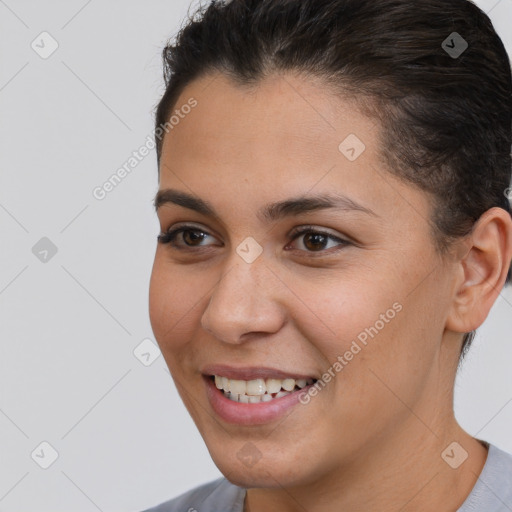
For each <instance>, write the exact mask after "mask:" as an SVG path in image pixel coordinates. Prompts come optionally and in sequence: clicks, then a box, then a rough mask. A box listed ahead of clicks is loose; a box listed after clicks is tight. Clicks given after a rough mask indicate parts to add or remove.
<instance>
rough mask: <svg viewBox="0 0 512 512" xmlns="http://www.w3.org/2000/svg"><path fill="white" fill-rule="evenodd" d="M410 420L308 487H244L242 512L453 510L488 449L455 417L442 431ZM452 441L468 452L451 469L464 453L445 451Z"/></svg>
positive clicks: (414, 418)
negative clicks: (401, 429) (461, 461)
mask: <svg viewBox="0 0 512 512" xmlns="http://www.w3.org/2000/svg"><path fill="white" fill-rule="evenodd" d="M409 423H410V424H409V425H404V427H405V429H404V431H401V432H397V433H396V435H394V436H393V437H392V438H390V439H387V440H386V442H385V443H384V444H383V442H382V439H381V440H378V441H376V442H375V443H374V445H372V446H369V447H365V448H364V449H363V450H361V453H360V454H358V457H357V458H356V459H355V461H354V462H353V463H350V465H345V466H339V467H338V468H336V469H334V470H331V471H329V472H328V473H326V474H322V475H321V477H320V478H318V479H317V480H315V481H314V482H312V483H311V484H310V485H306V486H304V485H303V486H300V487H291V488H290V487H289V488H286V489H285V488H281V487H277V488H271V489H269V488H253V489H248V491H247V494H246V500H245V509H244V512H264V511H267V510H280V511H282V512H296V511H297V510H307V511H308V512H331V511H332V510H379V511H380V512H396V511H397V510H400V512H432V511H433V510H457V509H458V508H459V507H460V506H461V505H462V503H463V502H464V500H465V499H466V498H467V496H468V495H469V494H470V493H471V490H472V489H473V487H474V485H475V483H476V481H477V479H478V476H479V475H480V473H481V471H482V468H483V466H484V464H485V461H486V458H487V449H486V448H485V447H484V446H483V445H482V444H481V443H480V442H479V441H478V440H476V439H474V438H473V437H471V436H470V435H469V434H467V432H465V431H464V430H463V429H462V428H461V427H460V426H459V425H458V424H457V422H456V420H455V418H452V419H451V421H450V423H449V424H448V425H447V426H446V427H445V428H443V429H440V428H439V427H440V425H437V428H436V425H431V426H429V427H427V426H426V425H425V424H422V422H421V420H419V419H418V417H417V416H415V415H411V418H410V422H409ZM418 423H419V424H420V428H418ZM453 442H456V443H458V444H459V445H460V446H461V447H463V449H464V450H465V451H466V452H467V453H468V456H467V458H466V459H465V461H464V462H463V463H462V464H461V465H460V466H459V467H458V468H456V469H454V468H453V467H452V466H455V465H457V462H458V461H459V460H460V459H459V457H461V454H462V455H463V453H464V452H462V451H461V449H460V448H458V447H457V445H454V449H453V450H448V451H446V448H447V447H448V446H449V445H451V444H452V443H453ZM443 453H444V458H443V456H442V454H443ZM447 461H448V462H447ZM450 464H451V465H450Z"/></svg>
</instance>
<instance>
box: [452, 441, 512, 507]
mask: <svg viewBox="0 0 512 512" xmlns="http://www.w3.org/2000/svg"><path fill="white" fill-rule="evenodd" d="M480 510H485V511H486V512H501V511H509V510H512V454H510V453H508V452H505V451H503V450H501V449H500V448H498V447H497V446H496V445H493V444H489V453H488V454H487V460H486V462H485V465H484V468H483V469H482V472H481V473H480V476H479V477H478V480H477V482H476V484H475V486H474V487H473V490H472V491H471V493H470V495H469V496H468V497H467V499H466V501H465V502H464V503H463V504H462V507H461V508H459V510H458V512H475V511H480Z"/></svg>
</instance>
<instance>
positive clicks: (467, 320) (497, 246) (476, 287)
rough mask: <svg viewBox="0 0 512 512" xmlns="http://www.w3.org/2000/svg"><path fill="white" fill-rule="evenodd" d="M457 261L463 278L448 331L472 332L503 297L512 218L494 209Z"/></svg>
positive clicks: (510, 255) (510, 253)
mask: <svg viewBox="0 0 512 512" xmlns="http://www.w3.org/2000/svg"><path fill="white" fill-rule="evenodd" d="M464 247H465V249H466V250H465V251H464V252H465V255H464V256H463V257H461V258H460V259H459V261H458V262H457V266H458V270H459V277H458V279H457V281H456V287H455V289H454V297H453V301H452V305H451V307H450V311H449V314H448V317H447V321H446V328H447V329H449V330H452V331H455V332H460V333H465V332H470V331H473V330H475V329H477V328H478V327H480V326H481V325H482V323H483V322H484V320H485V319H486V318H487V315H488V314H489V311H490V310H491V307H492V305H493V304H494V302H495V301H496V299H497V297H498V295H499V294H500V292H501V290H502V288H503V285H504V284H505V280H506V278H507V273H508V269H509V267H510V264H511V260H512V219H511V217H510V214H509V213H508V212H507V211H505V210H504V209H502V208H491V209H489V210H487V211H486V212H485V213H484V214H483V215H482V216H481V217H480V219H478V221H477V223H476V224H475V225H474V227H473V231H472V233H471V234H470V235H468V238H467V240H466V241H465V242H464Z"/></svg>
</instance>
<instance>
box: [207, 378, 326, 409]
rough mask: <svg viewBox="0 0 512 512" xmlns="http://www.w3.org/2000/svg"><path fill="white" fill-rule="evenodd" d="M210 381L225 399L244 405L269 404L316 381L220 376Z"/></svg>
mask: <svg viewBox="0 0 512 512" xmlns="http://www.w3.org/2000/svg"><path fill="white" fill-rule="evenodd" d="M210 379H211V380H212V381H213V382H214V383H215V387H216V388H217V389H219V390H220V391H222V394H223V395H224V396H225V397H226V398H229V400H232V401H233V402H240V403H245V404H257V403H260V402H270V401H272V400H275V399H277V398H282V397H283V396H287V395H290V394H291V393H293V392H295V391H299V390H301V389H303V388H305V387H306V386H309V385H312V384H314V383H315V382H316V380H317V379H291V378H288V379H253V380H236V379H228V378H227V377H223V376H221V375H210Z"/></svg>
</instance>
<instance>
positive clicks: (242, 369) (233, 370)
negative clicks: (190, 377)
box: [201, 364, 316, 380]
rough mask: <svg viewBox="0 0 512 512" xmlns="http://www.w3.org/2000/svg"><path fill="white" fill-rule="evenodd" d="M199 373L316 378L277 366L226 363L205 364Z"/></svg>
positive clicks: (231, 376) (234, 377) (251, 377)
mask: <svg viewBox="0 0 512 512" xmlns="http://www.w3.org/2000/svg"><path fill="white" fill-rule="evenodd" d="M201 373H202V374H204V375H218V376H220V377H227V378H228V379H232V380H254V379H280V380H284V379H295V380H297V379H316V377H314V376H312V375H305V374H300V373H296V372H288V371H286V370H280V369H277V368H269V367H265V366H257V367H256V366H239V367H236V366H228V365H226V364H212V365H207V366H205V367H204V368H203V369H202V370H201Z"/></svg>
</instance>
